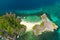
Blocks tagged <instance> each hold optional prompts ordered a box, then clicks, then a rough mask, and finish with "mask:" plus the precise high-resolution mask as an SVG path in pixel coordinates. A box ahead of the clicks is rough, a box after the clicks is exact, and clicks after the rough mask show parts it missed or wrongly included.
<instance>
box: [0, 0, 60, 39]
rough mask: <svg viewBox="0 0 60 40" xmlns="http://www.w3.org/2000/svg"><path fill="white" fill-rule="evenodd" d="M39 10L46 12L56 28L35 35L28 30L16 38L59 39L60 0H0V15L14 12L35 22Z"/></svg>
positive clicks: (38, 19)
mask: <svg viewBox="0 0 60 40" xmlns="http://www.w3.org/2000/svg"><path fill="white" fill-rule="evenodd" d="M41 11H43V12H46V14H47V16H48V18H49V19H50V20H51V21H52V22H55V23H56V24H57V25H58V30H55V31H54V32H46V33H43V34H41V35H39V36H37V37H36V36H34V34H33V32H32V31H29V32H27V33H26V34H25V35H23V36H21V37H20V38H19V39H17V40H60V0H29V1H28V0H0V15H3V14H5V12H15V13H16V14H17V15H19V16H22V17H21V18H22V19H23V20H25V21H28V22H33V21H34V22H37V21H40V17H39V16H40V15H41V14H43V13H40V12H41ZM24 17H26V18H25V19H24Z"/></svg>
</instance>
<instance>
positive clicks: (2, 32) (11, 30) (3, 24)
mask: <svg viewBox="0 0 60 40" xmlns="http://www.w3.org/2000/svg"><path fill="white" fill-rule="evenodd" d="M20 22H21V19H20V18H17V17H16V15H15V14H6V15H3V16H0V36H1V37H5V38H8V37H9V38H8V39H11V38H12V39H14V40H16V38H17V36H18V35H19V36H21V35H23V33H25V31H26V26H24V25H23V24H20ZM14 37H15V38H14Z"/></svg>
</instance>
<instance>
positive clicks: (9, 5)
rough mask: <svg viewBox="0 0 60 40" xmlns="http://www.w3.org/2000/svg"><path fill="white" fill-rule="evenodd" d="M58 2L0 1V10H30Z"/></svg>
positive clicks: (55, 0)
mask: <svg viewBox="0 0 60 40" xmlns="http://www.w3.org/2000/svg"><path fill="white" fill-rule="evenodd" d="M57 1H58V0H0V10H4V11H6V10H32V9H37V8H41V7H45V6H50V5H54V4H55V3H56V2H57Z"/></svg>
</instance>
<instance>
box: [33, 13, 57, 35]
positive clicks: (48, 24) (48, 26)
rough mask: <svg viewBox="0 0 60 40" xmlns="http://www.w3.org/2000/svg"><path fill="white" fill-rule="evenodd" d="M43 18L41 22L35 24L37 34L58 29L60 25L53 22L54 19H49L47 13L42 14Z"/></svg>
mask: <svg viewBox="0 0 60 40" xmlns="http://www.w3.org/2000/svg"><path fill="white" fill-rule="evenodd" d="M41 19H42V22H41V24H40V25H35V26H34V27H33V31H34V34H35V35H39V34H40V33H42V32H45V31H52V32H53V31H54V29H55V30H57V28H58V26H57V25H56V24H55V23H53V22H52V21H50V20H49V19H48V17H47V16H46V14H43V15H42V16H41Z"/></svg>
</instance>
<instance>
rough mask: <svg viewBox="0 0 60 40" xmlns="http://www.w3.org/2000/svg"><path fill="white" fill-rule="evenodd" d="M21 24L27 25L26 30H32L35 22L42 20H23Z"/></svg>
mask: <svg viewBox="0 0 60 40" xmlns="http://www.w3.org/2000/svg"><path fill="white" fill-rule="evenodd" d="M20 24H24V25H25V26H26V27H27V29H26V31H29V30H32V27H33V26H34V25H35V24H40V22H36V23H31V22H26V21H22V22H21V23H20Z"/></svg>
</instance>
